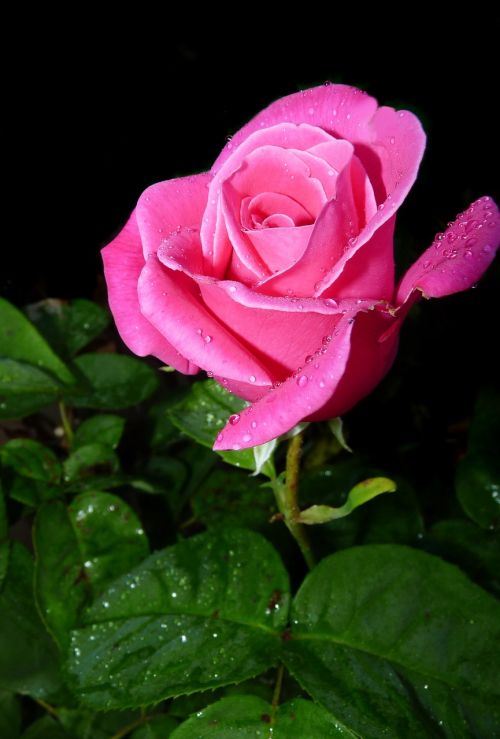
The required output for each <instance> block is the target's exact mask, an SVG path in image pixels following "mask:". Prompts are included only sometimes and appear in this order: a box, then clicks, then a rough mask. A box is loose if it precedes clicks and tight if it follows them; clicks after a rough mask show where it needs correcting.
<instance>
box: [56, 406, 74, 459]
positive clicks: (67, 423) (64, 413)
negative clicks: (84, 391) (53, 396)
mask: <svg viewBox="0 0 500 739" xmlns="http://www.w3.org/2000/svg"><path fill="white" fill-rule="evenodd" d="M59 415H60V416H61V423H62V427H63V430H64V438H65V441H66V445H67V447H68V449H71V447H72V445H73V429H72V427H71V420H70V416H69V413H68V409H67V408H66V406H65V405H64V403H63V401H62V400H61V401H60V402H59Z"/></svg>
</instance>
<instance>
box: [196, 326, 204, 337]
mask: <svg viewBox="0 0 500 739" xmlns="http://www.w3.org/2000/svg"><path fill="white" fill-rule="evenodd" d="M196 333H197V334H198V336H201V335H202V333H203V329H201V328H197V329H196Z"/></svg>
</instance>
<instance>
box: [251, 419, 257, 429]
mask: <svg viewBox="0 0 500 739" xmlns="http://www.w3.org/2000/svg"><path fill="white" fill-rule="evenodd" d="M250 426H251V427H252V428H253V429H256V428H257V421H252V423H251V424H250Z"/></svg>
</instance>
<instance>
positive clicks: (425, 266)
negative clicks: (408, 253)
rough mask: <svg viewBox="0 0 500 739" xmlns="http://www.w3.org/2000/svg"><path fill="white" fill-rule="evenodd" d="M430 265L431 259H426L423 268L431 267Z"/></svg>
mask: <svg viewBox="0 0 500 739" xmlns="http://www.w3.org/2000/svg"><path fill="white" fill-rule="evenodd" d="M430 266H431V263H430V262H429V260H428V259H427V260H426V261H425V262H424V264H423V268H424V269H429V267H430Z"/></svg>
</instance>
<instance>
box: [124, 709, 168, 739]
mask: <svg viewBox="0 0 500 739" xmlns="http://www.w3.org/2000/svg"><path fill="white" fill-rule="evenodd" d="M176 727H177V721H176V720H175V719H173V718H171V717H170V716H165V715H161V714H160V715H158V716H152V717H151V718H150V719H149V721H148V722H147V723H146V724H145V725H144V726H141V727H140V728H139V729H136V730H135V731H134V733H133V734H131V736H130V739H167V737H170V736H171V735H172V732H173V731H174V729H175V728H176Z"/></svg>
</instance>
